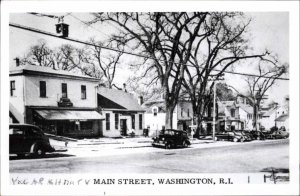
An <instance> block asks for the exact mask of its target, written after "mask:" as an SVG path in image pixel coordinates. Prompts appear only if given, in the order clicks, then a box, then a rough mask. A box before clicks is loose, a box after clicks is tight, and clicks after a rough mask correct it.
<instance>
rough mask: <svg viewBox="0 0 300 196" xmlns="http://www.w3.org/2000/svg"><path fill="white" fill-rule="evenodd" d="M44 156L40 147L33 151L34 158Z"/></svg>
mask: <svg viewBox="0 0 300 196" xmlns="http://www.w3.org/2000/svg"><path fill="white" fill-rule="evenodd" d="M45 154H46V152H45V150H44V149H43V148H42V147H41V146H37V147H36V148H35V149H34V156H36V157H43V156H45Z"/></svg>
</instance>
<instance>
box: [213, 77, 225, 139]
mask: <svg viewBox="0 0 300 196" xmlns="http://www.w3.org/2000/svg"><path fill="white" fill-rule="evenodd" d="M223 76H224V74H222V75H221V76H218V75H215V76H213V77H215V78H213V79H212V80H213V82H214V87H213V91H214V96H213V133H212V139H213V142H215V141H216V138H215V135H216V114H217V111H216V97H217V81H220V80H224V78H223Z"/></svg>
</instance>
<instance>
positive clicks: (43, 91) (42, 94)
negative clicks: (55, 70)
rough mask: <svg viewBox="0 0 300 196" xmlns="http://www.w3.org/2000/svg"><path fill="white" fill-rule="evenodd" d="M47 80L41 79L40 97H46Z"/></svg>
mask: <svg viewBox="0 0 300 196" xmlns="http://www.w3.org/2000/svg"><path fill="white" fill-rule="evenodd" d="M46 94H47V90H46V81H40V97H46Z"/></svg>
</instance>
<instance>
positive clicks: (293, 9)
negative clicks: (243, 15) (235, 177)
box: [0, 1, 299, 195]
mask: <svg viewBox="0 0 300 196" xmlns="http://www.w3.org/2000/svg"><path fill="white" fill-rule="evenodd" d="M195 10H196V11H198V10H203V11H244V12H260V11H261V12H268V11H288V12H289V13H290V31H289V32H290V36H289V38H290V50H289V52H290V89H291V90H290V105H291V107H290V108H291V109H290V116H291V118H290V123H291V124H290V130H292V132H293V133H292V135H291V136H292V137H291V138H290V183H289V184H282V185H265V184H262V185H247V184H246V185H222V186H221V185H218V186H204V185H201V186H193V187H190V186H185V185H184V186H176V187H175V186H172V187H167V186H162V187H155V189H153V188H151V187H143V186H127V187H126V188H124V186H123V187H121V186H119V187H107V188H106V187H72V188H71V187H54V188H53V187H44V186H43V187H30V186H25V187H21V186H18V187H16V186H11V185H9V182H8V177H9V173H8V172H9V161H8V157H9V156H8V149H7V146H8V134H7V131H6V130H8V122H9V120H8V115H7V114H8V111H9V107H8V105H9V104H8V102H9V101H8V100H9V93H8V92H9V85H8V81H9V78H8V76H9V74H8V73H9V70H8V69H9V66H8V65H9V50H8V46H9V39H8V37H9V28H8V23H9V13H16V12H29V11H30V12H96V11H105V12H107V11H112V12H115V11H195ZM298 44H299V2H297V1H293V2H291V1H281V2H280V1H265V2H260V1H259V2H258V1H252V2H249V1H212V2H206V1H145V2H141V1H111V2H108V1H89V2H87V1H85V2H79V1H64V2H62V1H53V2H49V1H43V2H38V1H34V2H33V1H26V2H24V1H18V2H16V1H9V2H8V1H4V2H2V6H1V57H2V58H1V137H0V138H1V194H3V195H43V194H46V195H54V194H58V195H99V194H100V195H102V194H103V188H104V189H105V190H108V191H109V192H108V193H109V194H113V195H128V194H135V195H150V194H155V195H164V194H167V195H174V194H176V195H194V194H197V195H199V194H203V195H220V194H221V195H235V194H239V195H241V194H244V195H255V194H259V195H263V194H268V195H295V194H298V193H299V192H298V191H299V124H298V122H299V110H298V108H299V75H298V74H299V45H298ZM295 130H296V131H295ZM110 176H115V175H110ZM125 176H127V177H128V176H129V175H123V177H125ZM130 176H132V177H141V176H143V177H149V175H130ZM157 176H161V177H162V176H165V175H163V174H162V175H155V177H157ZM176 176H180V175H176ZM185 176H187V175H185ZM188 176H195V175H188ZM196 176H197V175H196ZM207 176H209V175H207ZM99 177H101V176H99Z"/></svg>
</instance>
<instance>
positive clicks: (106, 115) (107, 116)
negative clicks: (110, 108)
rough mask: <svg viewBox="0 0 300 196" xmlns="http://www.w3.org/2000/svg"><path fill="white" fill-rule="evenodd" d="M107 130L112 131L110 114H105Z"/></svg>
mask: <svg viewBox="0 0 300 196" xmlns="http://www.w3.org/2000/svg"><path fill="white" fill-rule="evenodd" d="M105 123H106V130H110V114H109V113H107V114H105Z"/></svg>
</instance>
